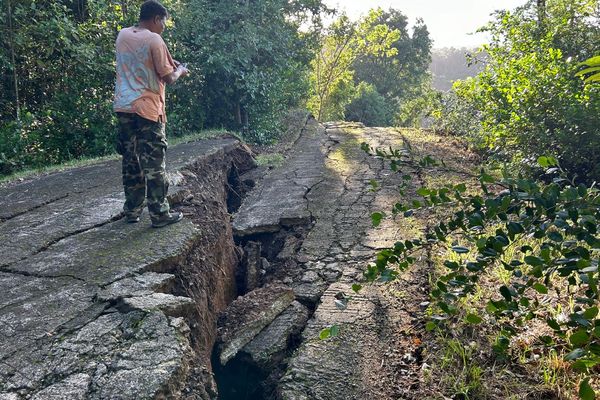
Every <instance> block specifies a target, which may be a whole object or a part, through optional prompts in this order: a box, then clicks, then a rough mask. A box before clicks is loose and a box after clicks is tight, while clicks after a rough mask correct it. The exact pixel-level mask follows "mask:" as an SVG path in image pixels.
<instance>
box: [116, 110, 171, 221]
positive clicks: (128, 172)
mask: <svg viewBox="0 0 600 400" xmlns="http://www.w3.org/2000/svg"><path fill="white" fill-rule="evenodd" d="M117 118H118V120H119V137H118V142H117V152H118V153H119V154H121V155H122V156H123V188H124V190H125V205H124V206H123V211H125V215H126V216H135V215H139V214H140V213H141V212H142V210H143V209H144V198H147V200H148V211H149V212H150V217H151V218H153V219H154V218H156V217H159V216H161V215H164V214H166V213H167V212H169V202H168V201H167V191H168V190H169V183H168V182H167V175H166V172H165V153H166V150H167V138H166V135H165V124H164V123H162V122H154V121H150V120H148V119H145V118H142V117H140V116H139V115H137V114H129V113H117Z"/></svg>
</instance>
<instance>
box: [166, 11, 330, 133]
mask: <svg viewBox="0 0 600 400" xmlns="http://www.w3.org/2000/svg"><path fill="white" fill-rule="evenodd" d="M324 9H325V8H324V6H323V5H322V3H321V2H320V1H315V0H297V1H292V2H288V1H284V0H247V1H227V2H222V1H216V0H189V1H187V2H186V3H185V10H186V12H185V13H182V14H181V15H179V16H178V18H177V21H176V22H177V24H178V29H177V31H176V35H175V38H176V40H177V42H178V43H179V44H180V46H179V47H178V48H177V50H176V53H177V54H178V55H180V56H181V59H183V60H186V61H188V62H189V65H190V66H191V67H192V71H193V72H194V73H195V77H193V75H194V74H193V75H192V76H190V78H192V79H190V80H188V82H187V83H186V87H185V88H184V89H182V90H178V91H177V92H176V94H177V96H179V98H180V99H181V100H182V101H183V103H184V104H185V107H184V108H180V109H179V110H177V111H176V112H177V114H178V116H182V115H185V114H194V118H193V119H192V120H191V121H189V122H188V123H189V124H191V126H192V127H194V128H200V127H205V126H216V127H219V126H224V127H227V128H233V129H242V130H244V131H245V132H246V133H247V135H250V136H251V137H250V138H254V139H255V140H259V141H265V140H269V139H270V138H272V137H273V135H274V134H275V133H276V132H277V120H278V116H279V115H281V113H282V111H283V110H284V109H286V108H287V107H289V106H290V105H293V104H294V103H297V102H298V101H299V100H301V99H302V97H303V96H302V92H303V89H301V88H302V86H303V84H304V81H305V79H306V72H305V71H306V67H304V65H306V64H307V63H308V60H309V59H310V54H311V49H312V47H313V43H314V34H313V33H312V32H311V31H309V32H308V33H302V32H300V30H299V28H300V25H302V24H304V23H307V24H309V25H310V26H318V24H319V21H320V20H319V16H320V13H321V12H322V11H323V10H324ZM304 91H305V90H304ZM298 92H300V93H298ZM194 111H195V112H194Z"/></svg>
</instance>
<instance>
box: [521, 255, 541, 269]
mask: <svg viewBox="0 0 600 400" xmlns="http://www.w3.org/2000/svg"><path fill="white" fill-rule="evenodd" d="M524 261H525V262H526V263H527V264H529V265H531V266H532V267H538V266H541V265H544V260H542V259H541V258H539V257H536V256H526V257H525V258H524Z"/></svg>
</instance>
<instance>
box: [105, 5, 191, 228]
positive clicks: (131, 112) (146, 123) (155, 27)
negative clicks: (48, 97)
mask: <svg viewBox="0 0 600 400" xmlns="http://www.w3.org/2000/svg"><path fill="white" fill-rule="evenodd" d="M168 17H169V14H168V12H167V10H166V9H165V7H164V6H163V5H162V4H160V3H158V2H157V1H151V0H149V1H146V2H144V3H143V4H142V7H141V9H140V18H139V23H138V25H136V26H132V27H130V28H124V29H122V30H121V31H120V32H119V35H118V36H117V42H116V54H117V82H116V85H115V100H114V110H115V112H116V113H117V118H118V121H119V138H118V144H117V151H118V152H119V153H120V154H121V155H122V156H123V187H124V191H125V205H124V206H123V210H124V211H125V218H126V221H127V222H132V223H133V222H138V221H139V220H140V214H141V213H142V210H143V209H144V198H146V199H147V202H148V211H149V212H150V219H151V220H152V226H153V227H155V228H160V227H163V226H167V225H169V224H172V223H175V222H179V221H181V219H182V218H183V214H182V213H180V212H171V211H170V210H169V203H168V201H167V191H168V182H167V176H166V172H165V152H166V149H167V139H166V136H165V122H166V120H167V117H166V113H165V83H167V84H172V83H173V82H175V81H176V80H177V79H179V78H180V77H182V76H185V75H187V74H188V73H189V71H188V70H187V68H185V66H184V65H181V64H179V63H177V62H176V61H174V60H173V58H172V57H171V54H170V53H169V50H168V49H167V46H166V45H165V42H164V41H163V39H162V37H161V34H162V32H163V31H164V29H165V24H166V21H167V18H168Z"/></svg>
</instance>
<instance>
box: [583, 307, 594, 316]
mask: <svg viewBox="0 0 600 400" xmlns="http://www.w3.org/2000/svg"><path fill="white" fill-rule="evenodd" d="M597 316H598V307H591V308H588V309H587V310H585V312H584V313H583V318H585V319H594V318H596V317H597Z"/></svg>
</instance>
